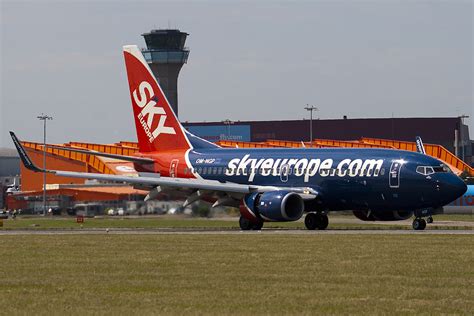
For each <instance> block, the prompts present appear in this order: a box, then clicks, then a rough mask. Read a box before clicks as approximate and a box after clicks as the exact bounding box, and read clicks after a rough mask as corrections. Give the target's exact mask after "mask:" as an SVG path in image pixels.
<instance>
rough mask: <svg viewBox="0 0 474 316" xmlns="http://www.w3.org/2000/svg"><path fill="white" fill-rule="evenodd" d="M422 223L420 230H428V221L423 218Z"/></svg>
mask: <svg viewBox="0 0 474 316" xmlns="http://www.w3.org/2000/svg"><path fill="white" fill-rule="evenodd" d="M420 222H421V228H420V230H424V229H425V228H426V221H425V220H424V219H423V218H420Z"/></svg>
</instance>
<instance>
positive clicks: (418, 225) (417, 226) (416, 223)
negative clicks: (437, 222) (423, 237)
mask: <svg viewBox="0 0 474 316" xmlns="http://www.w3.org/2000/svg"><path fill="white" fill-rule="evenodd" d="M412 227H413V229H414V230H423V229H425V228H426V221H425V220H424V219H423V218H415V219H414V220H413V224H412Z"/></svg>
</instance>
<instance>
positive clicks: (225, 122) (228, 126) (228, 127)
mask: <svg viewBox="0 0 474 316" xmlns="http://www.w3.org/2000/svg"><path fill="white" fill-rule="evenodd" d="M222 123H224V125H227V140H230V125H232V124H234V122H232V121H231V120H229V119H227V120H224V121H222Z"/></svg>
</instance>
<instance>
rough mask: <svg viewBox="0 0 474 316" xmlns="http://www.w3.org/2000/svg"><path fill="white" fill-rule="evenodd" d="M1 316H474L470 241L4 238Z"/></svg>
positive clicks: (438, 238) (253, 236) (324, 237)
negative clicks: (233, 315) (389, 315)
mask: <svg viewBox="0 0 474 316" xmlns="http://www.w3.org/2000/svg"><path fill="white" fill-rule="evenodd" d="M0 241H1V243H2V247H0V258H2V268H1V269H0V293H1V294H0V307H1V314H4V315H12V314H37V313H41V314H84V313H86V314H92V313H95V314H110V315H112V314H120V315H121V314H137V315H141V314H175V315H181V314H184V313H186V314H216V315H217V314H219V315H221V314H238V315H240V314H247V315H250V314H267V315H269V314H281V315H283V314H311V315H314V314H336V313H337V314H339V313H344V314H354V313H356V314H420V313H425V314H442V313H455V314H471V313H472V311H473V310H474V287H473V282H474V268H473V265H472V260H473V258H474V247H472V244H473V241H474V238H473V237H472V236H460V235H443V236H439V235H426V234H423V235H321V234H311V235H268V234H250V235H249V234H238V235H205V234H204V235H52V236H47V235H19V236H1V237H0Z"/></svg>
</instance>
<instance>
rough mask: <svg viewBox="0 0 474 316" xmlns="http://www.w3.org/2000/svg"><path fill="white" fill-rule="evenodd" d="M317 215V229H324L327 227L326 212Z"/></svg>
mask: <svg viewBox="0 0 474 316" xmlns="http://www.w3.org/2000/svg"><path fill="white" fill-rule="evenodd" d="M318 215H319V221H318V229H319V230H325V229H326V228H328V225H329V219H328V216H327V215H326V214H318Z"/></svg>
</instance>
